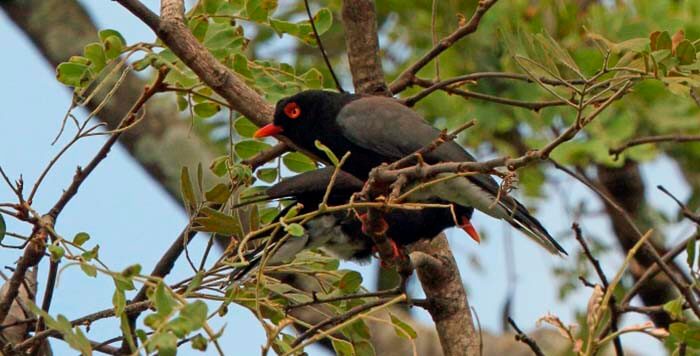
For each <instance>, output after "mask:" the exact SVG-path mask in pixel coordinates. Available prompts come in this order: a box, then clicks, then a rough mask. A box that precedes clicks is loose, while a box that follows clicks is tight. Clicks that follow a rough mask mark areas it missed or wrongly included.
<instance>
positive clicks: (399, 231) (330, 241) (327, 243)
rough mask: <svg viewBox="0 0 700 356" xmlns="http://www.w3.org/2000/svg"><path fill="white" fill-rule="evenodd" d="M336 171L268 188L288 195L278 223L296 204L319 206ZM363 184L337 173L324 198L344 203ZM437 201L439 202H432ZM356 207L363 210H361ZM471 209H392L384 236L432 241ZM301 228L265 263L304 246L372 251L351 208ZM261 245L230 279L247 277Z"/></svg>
mask: <svg viewBox="0 0 700 356" xmlns="http://www.w3.org/2000/svg"><path fill="white" fill-rule="evenodd" d="M334 170H335V168H334V167H326V168H322V169H318V170H315V171H309V172H305V173H302V174H299V175H296V176H294V177H291V178H288V179H285V180H283V181H281V182H280V183H277V184H275V185H273V186H271V187H269V188H267V189H266V190H265V197H264V200H275V199H287V200H291V201H292V204H290V205H288V206H287V208H285V209H283V210H282V212H280V214H279V216H278V217H277V219H276V221H279V219H280V217H282V216H285V214H286V213H287V211H288V210H289V209H291V208H292V207H294V206H295V205H296V203H299V204H302V205H303V207H302V208H301V209H300V210H299V212H298V214H304V213H307V212H312V211H315V210H316V209H318V206H319V204H320V203H321V202H322V201H323V196H324V194H325V193H326V189H327V187H328V185H329V184H330V180H331V176H332V175H333V171H334ZM363 184H364V183H363V182H362V181H361V180H359V179H357V178H355V177H354V176H352V175H351V174H348V173H346V172H343V171H339V172H338V174H337V176H336V180H335V182H334V184H333V186H332V189H331V192H330V194H329V196H328V201H327V203H328V205H330V206H335V205H340V204H345V203H348V202H349V200H350V197H351V196H352V194H353V193H356V192H359V191H360V190H362V186H363ZM257 201H258V200H256V202H257ZM435 203H439V202H438V201H435ZM358 210H359V212H360V213H363V209H358ZM473 211H474V209H472V208H469V207H467V208H465V207H459V206H455V207H454V208H453V209H449V208H424V209H421V210H413V209H412V210H407V209H392V210H391V211H389V212H387V213H386V214H385V215H384V220H385V221H386V223H387V226H388V229H387V231H386V235H387V236H388V237H389V238H390V239H391V240H393V243H395V244H396V245H399V246H404V245H407V244H410V243H413V242H416V241H418V240H421V239H431V238H433V237H435V236H436V235H437V234H439V233H440V232H441V231H442V230H444V229H446V228H448V227H452V226H455V225H456V221H455V218H456V217H458V216H459V217H463V218H466V219H467V220H468V219H469V218H471V216H472V213H473ZM303 227H304V234H303V235H302V236H298V237H294V236H292V237H290V238H287V239H286V240H284V242H283V243H282V245H279V246H278V247H276V249H277V252H275V253H274V254H273V255H272V256H271V257H270V258H269V259H268V263H280V262H287V261H290V260H292V259H293V258H294V256H296V255H297V254H298V253H299V252H301V251H302V250H304V249H310V248H320V249H322V250H324V251H325V252H327V253H328V254H330V255H332V256H334V257H337V258H340V259H343V260H358V261H360V262H362V261H365V260H367V259H368V258H369V257H370V256H371V254H372V251H373V246H374V244H373V241H372V239H371V238H370V237H369V236H366V235H365V234H364V233H363V232H362V222H361V221H360V220H358V219H357V217H356V216H355V214H354V212H352V211H349V210H342V211H336V212H330V213H323V214H320V215H318V216H315V217H314V218H312V219H310V220H309V221H307V222H306V223H305V224H304V225H303ZM284 235H285V232H284V231H283V230H281V229H280V230H279V231H278V232H277V234H276V235H274V236H272V237H271V238H272V239H273V242H272V243H271V244H269V245H268V246H267V248H268V250H271V249H273V248H275V246H277V244H278V243H279V241H281V238H282V237H283V236H284ZM265 245H266V244H263V245H261V246H260V247H259V248H258V249H256V250H254V251H252V252H251V253H250V254H249V255H248V259H249V262H250V264H249V265H248V266H246V267H245V268H242V269H241V270H239V271H236V272H235V273H234V275H235V277H234V279H239V278H240V276H243V275H245V274H246V273H247V272H248V271H250V270H251V269H253V268H254V267H255V266H257V265H258V264H259V262H260V260H261V257H262V251H263V249H264V248H265V247H266V246H265ZM397 253H398V252H397Z"/></svg>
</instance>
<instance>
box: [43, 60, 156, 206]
mask: <svg viewBox="0 0 700 356" xmlns="http://www.w3.org/2000/svg"><path fill="white" fill-rule="evenodd" d="M166 73H167V69H161V70H160V71H159V72H158V75H157V76H156V79H155V81H154V82H153V84H151V85H150V86H148V87H146V88H144V90H143V93H141V96H140V97H139V98H138V100H136V102H135V103H134V105H133V106H132V107H131V110H129V112H128V113H127V115H126V117H124V119H123V120H122V122H121V123H120V124H119V126H118V127H117V129H116V130H115V131H114V132H113V133H112V135H111V136H110V137H109V138H108V139H107V142H105V143H104V145H102V148H100V150H99V151H98V152H97V154H96V155H95V157H94V158H93V159H92V160H91V161H90V163H88V164H87V166H85V168H83V169H81V168H78V169H77V170H76V172H75V175H74V176H73V182H72V183H71V185H70V186H69V187H68V188H67V189H66V190H65V191H64V192H63V195H61V197H60V198H59V199H58V201H57V202H56V204H54V206H53V207H52V208H51V210H49V213H48V215H49V216H51V217H52V218H53V219H55V218H57V217H58V215H59V214H61V211H63V208H65V206H66V204H68V202H70V200H71V199H73V197H75V195H76V194H77V193H78V189H79V188H80V185H82V184H83V182H84V181H85V179H86V178H87V177H88V176H89V175H90V173H92V171H93V170H94V169H95V168H96V167H97V165H99V164H100V162H102V160H104V159H105V158H106V157H107V154H108V153H109V151H110V150H111V149H112V146H114V144H115V143H117V140H119V137H121V135H122V133H124V130H122V129H123V128H126V127H129V126H131V125H132V124H133V123H134V122H135V121H136V120H137V117H138V116H137V113H138V112H139V111H140V110H141V108H142V107H143V105H145V104H146V102H147V101H148V99H150V98H151V97H152V96H153V95H155V94H156V93H158V92H159V91H160V89H161V85H162V84H163V80H165V75H166Z"/></svg>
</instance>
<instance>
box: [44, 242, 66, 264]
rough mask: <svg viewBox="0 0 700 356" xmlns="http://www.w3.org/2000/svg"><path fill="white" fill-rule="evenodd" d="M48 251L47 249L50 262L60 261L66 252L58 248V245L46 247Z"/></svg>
mask: <svg viewBox="0 0 700 356" xmlns="http://www.w3.org/2000/svg"><path fill="white" fill-rule="evenodd" d="M48 249H49V254H51V261H54V262H56V261H58V260H60V259H61V258H62V257H63V255H64V254H65V253H66V251H65V250H63V247H61V246H58V245H53V244H51V245H49V246H48Z"/></svg>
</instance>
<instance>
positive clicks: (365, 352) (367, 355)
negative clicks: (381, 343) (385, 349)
mask: <svg viewBox="0 0 700 356" xmlns="http://www.w3.org/2000/svg"><path fill="white" fill-rule="evenodd" d="M353 344H354V345H355V355H357V356H375V355H376V352H375V351H374V346H372V343H371V342H369V341H364V340H362V341H355V342H354V343H353Z"/></svg>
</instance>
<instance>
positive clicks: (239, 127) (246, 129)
mask: <svg viewBox="0 0 700 356" xmlns="http://www.w3.org/2000/svg"><path fill="white" fill-rule="evenodd" d="M233 127H234V128H235V129H236V132H238V134H239V135H241V136H242V137H248V138H251V137H253V134H254V133H255V131H257V130H258V127H257V126H255V124H253V123H252V122H250V120H248V119H247V118H245V117H240V118H238V119H237V120H236V121H235V122H234V123H233Z"/></svg>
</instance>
